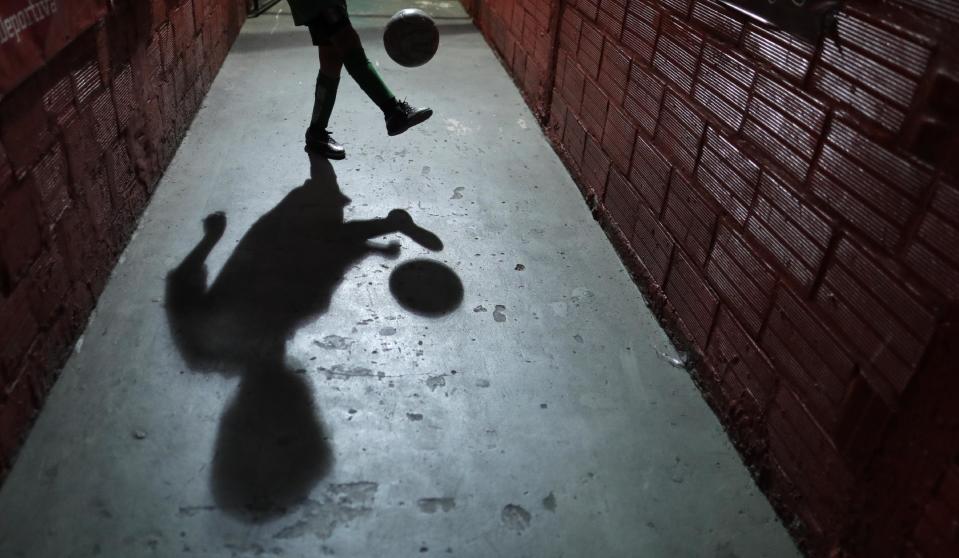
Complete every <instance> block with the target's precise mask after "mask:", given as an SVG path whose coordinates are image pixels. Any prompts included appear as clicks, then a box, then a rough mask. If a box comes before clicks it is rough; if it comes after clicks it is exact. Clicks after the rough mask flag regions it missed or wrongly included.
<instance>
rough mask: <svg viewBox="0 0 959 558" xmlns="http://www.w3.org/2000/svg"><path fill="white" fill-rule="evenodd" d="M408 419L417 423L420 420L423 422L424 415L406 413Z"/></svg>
mask: <svg viewBox="0 0 959 558" xmlns="http://www.w3.org/2000/svg"><path fill="white" fill-rule="evenodd" d="M406 418H408V419H410V420H412V421H414V422H416V421H419V420H423V415H422V413H406Z"/></svg>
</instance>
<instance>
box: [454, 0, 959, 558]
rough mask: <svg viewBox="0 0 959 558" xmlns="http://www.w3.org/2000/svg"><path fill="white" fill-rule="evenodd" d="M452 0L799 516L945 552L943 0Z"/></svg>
mask: <svg viewBox="0 0 959 558" xmlns="http://www.w3.org/2000/svg"><path fill="white" fill-rule="evenodd" d="M464 3H465V5H466V6H467V8H468V9H469V10H470V11H471V13H473V14H474V16H475V17H476V19H477V23H478V24H479V25H480V27H481V29H482V30H483V32H484V34H485V35H486V36H487V38H488V39H489V41H490V42H491V43H492V44H493V45H494V46H495V47H496V49H497V50H498V52H499V54H500V55H501V56H502V59H503V63H504V65H505V66H506V67H507V68H508V69H509V71H510V72H511V74H512V75H513V77H514V79H515V80H516V82H517V85H518V86H519V87H520V89H521V90H522V91H523V93H524V95H525V96H526V98H527V100H528V101H529V103H530V105H531V106H532V107H533V109H534V111H535V112H536V113H537V114H538V115H539V116H540V117H541V119H542V124H543V125H544V127H545V128H546V130H547V133H548V134H549V135H550V137H551V139H552V141H553V144H554V146H555V147H556V149H557V151H558V152H559V154H560V155H561V157H562V158H563V160H564V161H565V163H566V164H567V166H568V167H569V169H570V171H571V173H572V174H573V176H574V178H575V179H576V181H577V183H578V184H579V185H580V188H581V189H582V191H583V194H584V195H585V196H586V197H587V200H588V201H589V203H590V204H591V205H592V206H593V207H594V209H595V214H596V216H597V218H598V219H599V220H600V222H601V223H602V224H603V225H604V227H605V228H606V230H607V232H608V234H609V236H610V238H611V240H612V241H613V242H614V244H615V245H616V246H617V248H618V249H619V251H620V254H621V256H622V257H623V259H624V260H625V261H626V262H627V264H628V265H629V266H630V267H631V268H632V269H633V270H634V271H635V272H636V275H637V279H638V280H639V283H640V286H641V287H642V288H643V289H644V290H645V291H646V292H647V295H648V296H649V298H650V299H651V300H652V301H653V302H654V305H655V307H656V308H657V310H658V311H659V312H660V314H661V316H662V318H663V320H664V322H665V323H666V325H667V326H668V327H669V328H671V329H672V330H673V331H675V333H676V335H677V338H678V340H679V341H680V342H681V343H684V344H686V345H687V346H688V347H689V348H690V349H691V350H692V352H693V354H695V355H696V357H697V365H696V367H695V372H694V377H695V379H696V380H697V382H698V383H699V384H700V386H701V388H702V389H703V392H704V393H705V395H706V398H707V400H708V401H709V402H710V404H711V405H712V406H713V408H714V409H715V410H716V412H717V414H718V415H719V416H720V418H721V420H722V421H723V422H724V424H725V425H726V426H727V428H728V430H729V432H730V435H731V436H732V438H733V440H734V441H735V442H736V443H737V446H738V447H739V448H740V450H741V451H742V453H743V456H744V458H745V460H746V461H747V464H749V465H750V467H751V469H752V470H753V471H754V473H755V475H756V478H757V481H758V482H759V484H760V486H762V487H763V488H764V490H765V491H766V493H767V494H768V495H769V497H770V500H771V501H772V502H773V503H774V505H775V506H776V507H777V509H778V510H779V512H780V513H781V515H782V516H783V517H784V519H785V520H786V523H787V525H789V526H790V528H791V529H792V530H793V533H794V534H795V535H796V537H797V540H799V541H800V543H801V544H802V545H803V546H804V547H805V548H806V549H807V550H808V551H809V553H810V554H812V555H815V556H827V555H829V556H834V555H850V556H888V555H908V556H959V403H957V402H959V364H956V363H957V361H959V360H957V357H959V351H957V348H956V346H957V344H959V329H957V328H956V327H955V321H956V317H957V300H959V181H957V179H956V176H957V174H959V156H957V155H959V7H957V6H959V4H957V3H956V2H955V1H954V0H885V1H880V0H876V1H866V0H854V1H851V2H848V3H847V6H846V7H845V8H844V10H843V12H842V15H841V18H840V22H839V36H840V44H839V45H837V44H836V42H835V41H834V40H833V39H826V40H824V41H823V42H822V43H821V44H819V45H810V44H806V43H804V42H802V41H801V40H799V39H792V38H790V37H789V36H788V35H786V34H784V33H782V32H780V31H777V30H776V29H774V28H770V27H766V26H763V25H757V24H755V23H752V22H749V21H746V20H745V19H744V18H743V17H742V16H740V15H738V14H735V13H733V12H731V11H729V10H728V9H726V8H725V7H723V6H722V5H720V4H718V3H716V2H715V1H714V0H525V1H510V0H468V1H466V2H464ZM544 49H545V50H546V51H547V52H543V51H544ZM544 64H547V65H546V66H545V67H544ZM544 79H545V81H544Z"/></svg>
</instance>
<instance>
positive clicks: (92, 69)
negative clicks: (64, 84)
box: [71, 59, 103, 107]
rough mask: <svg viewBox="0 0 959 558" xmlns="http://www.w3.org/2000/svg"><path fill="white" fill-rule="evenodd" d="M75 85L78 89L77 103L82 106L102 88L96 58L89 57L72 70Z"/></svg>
mask: <svg viewBox="0 0 959 558" xmlns="http://www.w3.org/2000/svg"><path fill="white" fill-rule="evenodd" d="M71 75H72V78H73V87H74V89H75V90H76V95H77V103H78V104H79V105H80V106H81V107H82V106H85V105H86V104H87V102H89V100H90V98H91V97H93V95H94V94H96V93H97V92H98V91H99V90H100V89H101V88H102V85H103V83H102V81H101V79H100V68H99V67H98V66H97V61H96V60H95V59H89V60H87V61H86V62H84V63H83V64H82V65H80V66H79V67H77V69H75V70H73V71H72V72H71Z"/></svg>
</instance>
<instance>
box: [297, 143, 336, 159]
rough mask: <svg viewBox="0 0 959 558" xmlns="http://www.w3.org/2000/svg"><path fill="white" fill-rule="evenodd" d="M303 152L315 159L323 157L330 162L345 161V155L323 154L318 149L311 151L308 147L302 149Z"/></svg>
mask: <svg viewBox="0 0 959 558" xmlns="http://www.w3.org/2000/svg"><path fill="white" fill-rule="evenodd" d="M303 151H306V152H307V153H309V154H310V155H316V156H317V157H325V158H326V159H330V160H331V161H342V160H343V159H346V153H345V152H344V153H325V152H323V151H320V150H318V149H311V148H310V146H309V145H307V146H304V147H303Z"/></svg>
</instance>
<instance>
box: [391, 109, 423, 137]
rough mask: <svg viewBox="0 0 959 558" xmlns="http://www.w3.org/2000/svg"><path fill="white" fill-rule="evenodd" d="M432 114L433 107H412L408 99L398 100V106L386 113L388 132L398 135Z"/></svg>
mask: <svg viewBox="0 0 959 558" xmlns="http://www.w3.org/2000/svg"><path fill="white" fill-rule="evenodd" d="M431 116H433V109H429V108H425V107H411V106H410V104H409V103H407V102H406V101H397V102H396V107H395V108H394V109H393V110H392V111H390V113H389V114H387V115H386V133H387V134H389V135H391V136H398V135H400V134H402V133H403V132H405V131H407V130H409V129H410V128H412V127H413V126H416V125H417V124H420V123H422V122H425V121H426V120H427V119H428V118H429V117H431Z"/></svg>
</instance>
